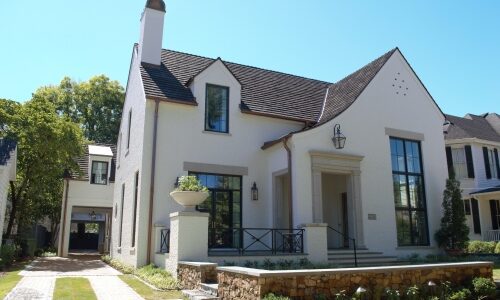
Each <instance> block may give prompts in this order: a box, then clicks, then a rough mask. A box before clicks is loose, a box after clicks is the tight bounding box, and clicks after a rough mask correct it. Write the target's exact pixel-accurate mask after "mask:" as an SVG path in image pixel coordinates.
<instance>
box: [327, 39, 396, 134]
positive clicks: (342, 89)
mask: <svg viewBox="0 0 500 300" xmlns="http://www.w3.org/2000/svg"><path fill="white" fill-rule="evenodd" d="M396 50H397V48H394V49H392V50H391V51H389V52H387V53H385V54H384V55H382V56H380V57H379V58H377V59H375V60H374V61H372V62H370V63H369V64H367V65H366V66H364V67H362V68H361V69H359V70H357V71H356V72H354V73H352V74H350V75H348V76H347V77H345V78H344V79H342V80H340V81H338V82H336V83H334V84H332V85H330V86H329V88H328V95H327V96H326V98H325V104H324V108H323V112H322V114H321V117H320V119H319V120H318V124H322V123H325V122H328V121H329V120H331V119H333V118H335V117H336V116H338V115H339V114H341V113H342V112H343V111H344V110H346V109H347V108H348V107H349V106H351V104H353V103H354V101H356V99H358V97H359V96H360V95H361V93H362V92H363V91H364V90H365V88H366V87H367V86H368V84H369V83H370V82H371V81H372V80H373V78H375V76H376V75H377V74H378V72H379V71H380V69H382V67H383V66H384V65H385V63H386V62H387V61H388V60H389V58H390V57H391V56H392V54H393V53H394V52H395V51H396Z"/></svg>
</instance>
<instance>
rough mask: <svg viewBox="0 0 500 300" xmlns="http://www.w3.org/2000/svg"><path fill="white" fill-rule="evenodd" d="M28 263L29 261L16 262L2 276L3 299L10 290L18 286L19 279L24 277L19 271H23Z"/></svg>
mask: <svg viewBox="0 0 500 300" xmlns="http://www.w3.org/2000/svg"><path fill="white" fill-rule="evenodd" d="M28 263H29V262H25V263H20V264H16V265H14V266H12V267H11V268H9V270H8V271H7V272H5V274H3V275H1V276H0V299H3V298H4V297H5V296H6V295H7V294H8V293H9V292H10V290H12V289H13V288H14V287H15V286H16V284H17V283H18V282H19V280H21V278H23V277H22V276H21V275H18V273H19V272H20V271H22V270H23V269H24V267H25V266H26V265H27V264H28ZM0 273H1V272H0Z"/></svg>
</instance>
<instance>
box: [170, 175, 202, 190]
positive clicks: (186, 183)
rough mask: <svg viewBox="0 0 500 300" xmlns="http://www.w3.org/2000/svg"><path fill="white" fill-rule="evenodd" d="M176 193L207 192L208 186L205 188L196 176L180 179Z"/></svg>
mask: <svg viewBox="0 0 500 300" xmlns="http://www.w3.org/2000/svg"><path fill="white" fill-rule="evenodd" d="M175 191H176V192H207V191H208V189H207V187H206V186H203V185H202V184H201V183H200V181H199V180H198V178H197V177H196V176H181V177H179V180H178V184H177V187H176V188H175Z"/></svg>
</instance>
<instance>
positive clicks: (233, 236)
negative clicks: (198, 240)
mask: <svg viewBox="0 0 500 300" xmlns="http://www.w3.org/2000/svg"><path fill="white" fill-rule="evenodd" d="M189 175H194V176H196V177H197V178H198V179H199V180H200V182H201V184H202V185H204V186H206V187H207V188H208V190H209V191H210V196H209V197H208V198H207V199H206V200H205V201H204V202H203V203H202V204H200V205H198V207H197V209H198V210H199V211H202V212H208V213H209V214H210V217H209V227H210V235H209V246H210V248H233V247H237V246H238V245H239V244H240V243H241V240H240V239H241V237H240V236H239V232H238V231H234V230H233V229H234V228H241V224H242V205H241V185H242V178H241V176H235V175H221V174H209V173H197V172H189Z"/></svg>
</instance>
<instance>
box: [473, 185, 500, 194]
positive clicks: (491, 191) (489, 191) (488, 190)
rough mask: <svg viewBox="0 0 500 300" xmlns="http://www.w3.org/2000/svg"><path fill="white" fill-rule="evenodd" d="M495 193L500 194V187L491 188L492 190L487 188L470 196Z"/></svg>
mask: <svg viewBox="0 0 500 300" xmlns="http://www.w3.org/2000/svg"><path fill="white" fill-rule="evenodd" d="M494 192H500V185H498V186H495V187H491V188H487V189H482V190H479V191H475V192H472V193H470V194H469V195H477V194H486V193H494Z"/></svg>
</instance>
